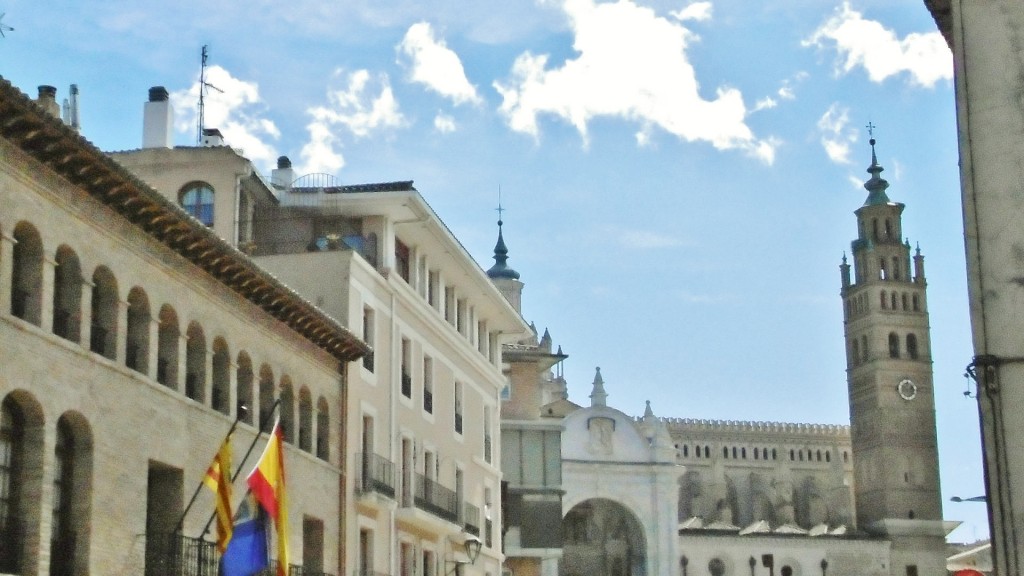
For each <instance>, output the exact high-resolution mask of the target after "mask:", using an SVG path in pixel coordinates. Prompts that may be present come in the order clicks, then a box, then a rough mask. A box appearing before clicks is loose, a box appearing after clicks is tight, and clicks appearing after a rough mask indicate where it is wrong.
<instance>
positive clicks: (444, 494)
mask: <svg viewBox="0 0 1024 576" xmlns="http://www.w3.org/2000/svg"><path fill="white" fill-rule="evenodd" d="M413 503H414V504H415V505H416V507H417V508H419V509H420V510H424V511H427V512H430V513H431V514H434V515H435V516H438V517H439V518H443V519H445V520H448V521H449V522H452V523H453V524H458V522H459V505H458V498H457V497H456V494H455V491H454V490H451V489H448V488H445V487H444V486H442V485H441V484H439V483H438V482H437V481H436V480H431V479H430V478H427V477H426V476H424V475H422V474H416V493H415V495H414V496H413Z"/></svg>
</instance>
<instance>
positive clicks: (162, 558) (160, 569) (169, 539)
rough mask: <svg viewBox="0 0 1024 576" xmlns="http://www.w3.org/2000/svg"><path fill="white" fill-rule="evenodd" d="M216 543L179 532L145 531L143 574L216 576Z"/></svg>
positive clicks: (153, 575)
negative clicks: (144, 568)
mask: <svg viewBox="0 0 1024 576" xmlns="http://www.w3.org/2000/svg"><path fill="white" fill-rule="evenodd" d="M219 563H220V556H219V554H218V553H217V544H216V543H215V542H207V541H206V540H203V539H201V538H190V537H188V536H182V535H181V534H166V533H163V534H149V535H148V536H147V539H146V576H217V569H218V565H219Z"/></svg>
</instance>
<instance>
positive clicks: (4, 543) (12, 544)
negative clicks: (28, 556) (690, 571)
mask: <svg viewBox="0 0 1024 576" xmlns="http://www.w3.org/2000/svg"><path fill="white" fill-rule="evenodd" d="M6 520H7V522H6V526H3V527H0V573H3V574H20V573H21V555H22V553H23V551H24V544H25V542H24V534H25V530H24V527H23V525H22V523H21V522H18V521H16V520H15V519H14V518H13V517H8V518H7V519H6Z"/></svg>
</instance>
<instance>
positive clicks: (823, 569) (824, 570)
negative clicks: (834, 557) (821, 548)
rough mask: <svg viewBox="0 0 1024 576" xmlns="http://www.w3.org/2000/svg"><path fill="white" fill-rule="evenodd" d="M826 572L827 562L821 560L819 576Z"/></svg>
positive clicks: (823, 575)
mask: <svg viewBox="0 0 1024 576" xmlns="http://www.w3.org/2000/svg"><path fill="white" fill-rule="evenodd" d="M827 571H828V560H825V559H824V558H822V559H821V576H825V573H826V572H827Z"/></svg>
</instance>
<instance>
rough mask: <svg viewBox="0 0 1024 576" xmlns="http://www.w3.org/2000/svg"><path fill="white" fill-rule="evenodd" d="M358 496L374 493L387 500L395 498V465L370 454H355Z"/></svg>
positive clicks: (381, 457)
mask: <svg viewBox="0 0 1024 576" xmlns="http://www.w3.org/2000/svg"><path fill="white" fill-rule="evenodd" d="M356 462H357V463H358V466H359V470H358V476H356V478H358V482H359V485H358V486H356V491H357V492H359V493H360V494H367V493H370V492H376V493H378V494H383V495H384V496H387V497H388V498H394V497H395V484H396V482H395V463H394V462H392V461H390V460H388V459H387V458H384V457H383V456H379V455H377V454H373V453H371V452H363V453H359V454H356Z"/></svg>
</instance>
